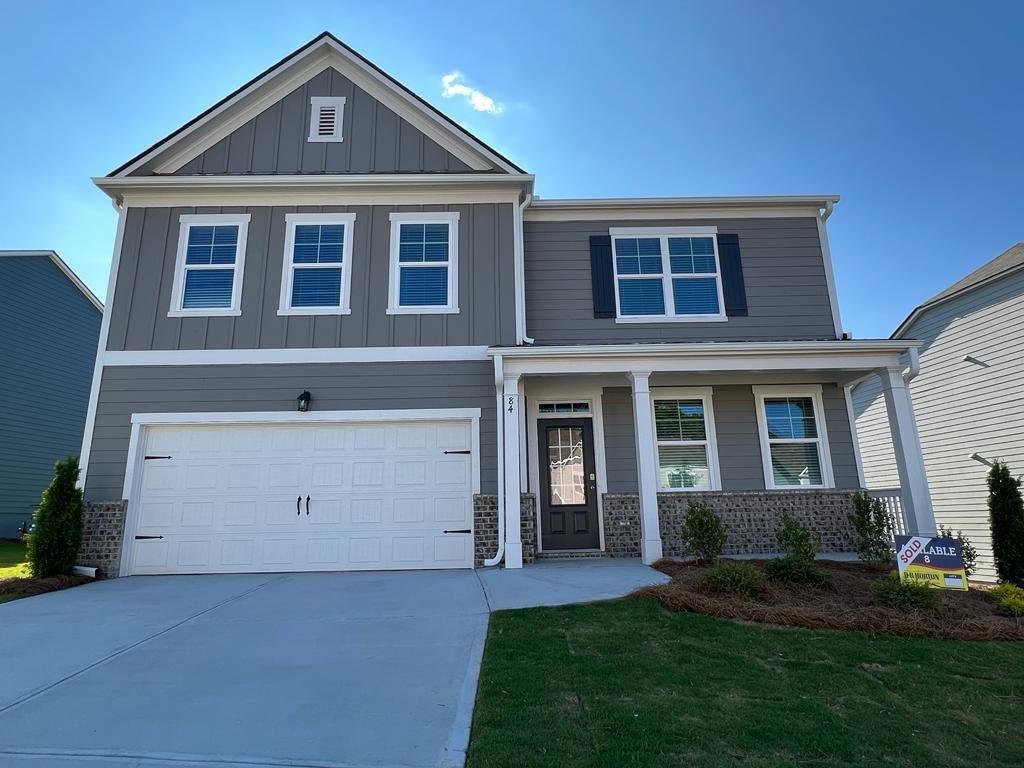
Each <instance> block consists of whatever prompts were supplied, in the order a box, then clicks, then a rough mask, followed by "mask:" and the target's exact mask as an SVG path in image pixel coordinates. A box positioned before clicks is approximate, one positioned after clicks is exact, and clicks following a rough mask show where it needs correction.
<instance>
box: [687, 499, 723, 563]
mask: <svg viewBox="0 0 1024 768" xmlns="http://www.w3.org/2000/svg"><path fill="white" fill-rule="evenodd" d="M683 543H684V544H685V545H686V549H687V551H688V552H689V553H690V554H691V555H693V556H694V557H695V558H697V562H700V563H713V562H714V561H715V560H717V559H718V557H719V556H720V555H721V554H722V550H723V549H724V548H725V529H724V528H723V527H722V521H721V520H719V519H718V515H716V514H715V513H714V512H713V511H712V510H711V507H709V506H708V505H707V504H702V503H700V502H699V501H691V502H690V504H689V507H688V508H687V510H686V519H685V520H684V521H683Z"/></svg>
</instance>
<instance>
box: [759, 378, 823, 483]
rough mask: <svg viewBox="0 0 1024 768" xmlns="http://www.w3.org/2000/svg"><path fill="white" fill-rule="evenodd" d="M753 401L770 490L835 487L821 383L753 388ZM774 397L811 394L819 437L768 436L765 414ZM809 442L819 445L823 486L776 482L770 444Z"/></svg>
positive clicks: (762, 459)
mask: <svg viewBox="0 0 1024 768" xmlns="http://www.w3.org/2000/svg"><path fill="white" fill-rule="evenodd" d="M753 391H754V404H755V406H756V408H757V431H758V435H759V437H760V439H761V464H762V467H763V469H764V486H765V488H767V489H768V490H786V491H800V490H813V489H821V488H834V487H835V476H834V475H833V473H832V450H831V448H830V447H829V444H828V429H827V428H826V424H825V405H824V401H823V400H822V396H821V385H820V384H806V385H803V386H792V387H791V386H788V385H779V386H770V387H753ZM773 397H809V398H811V402H812V403H813V404H814V425H815V427H816V428H817V430H818V437H817V439H816V440H810V439H797V440H781V439H780V440H771V441H769V439H768V419H767V415H766V413H765V408H764V401H765V398H773ZM787 442H788V443H810V442H815V443H817V445H818V460H819V461H820V463H821V480H822V484H821V485H776V484H775V475H774V473H773V472H772V454H771V443H787Z"/></svg>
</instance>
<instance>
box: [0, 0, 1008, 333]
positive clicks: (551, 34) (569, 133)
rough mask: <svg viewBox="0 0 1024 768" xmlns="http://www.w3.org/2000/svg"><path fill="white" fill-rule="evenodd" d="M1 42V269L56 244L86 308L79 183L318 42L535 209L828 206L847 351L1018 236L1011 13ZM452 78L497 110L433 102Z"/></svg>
mask: <svg viewBox="0 0 1024 768" xmlns="http://www.w3.org/2000/svg"><path fill="white" fill-rule="evenodd" d="M4 27H5V33H6V34H4V36H3V45H2V46H0V73H2V74H0V93H2V94H3V101H4V110H3V113H4V119H2V120H0V142H2V145H3V146H4V148H5V151H4V173H3V181H4V183H3V184H2V185H0V248H37V249H42V248H54V249H56V250H58V251H59V252H60V253H61V255H62V256H63V257H64V258H65V259H66V260H67V261H68V262H69V263H70V264H71V265H72V267H73V268H74V269H75V270H76V271H77V272H78V273H79V274H80V275H81V276H82V278H83V279H84V280H85V281H86V282H87V283H88V284H89V285H90V286H91V287H92V288H93V289H94V290H95V291H96V293H97V294H98V295H100V296H101V297H102V296H103V294H104V293H105V290H106V282H107V271H108V269H109V264H110V255H111V248H112V244H113V236H114V227H115V220H116V216H115V213H114V211H113V209H112V208H111V206H110V204H109V202H108V201H107V198H106V197H105V196H104V195H103V194H102V193H101V192H100V191H99V190H97V189H96V188H95V187H93V185H92V183H91V181H90V177H91V176H98V175H103V174H105V173H107V172H109V171H110V170H112V169H113V168H114V167H116V166H117V165H119V164H121V163H122V162H124V161H125V160H127V159H129V158H130V157H132V156H133V155H135V154H136V153H137V152H139V151H141V150H142V149H145V148H146V147H148V146H149V145H150V144H152V143H153V142H154V141H156V140H157V139H160V138H162V137H163V136H165V135H166V134H167V133H169V132H171V131H172V130H173V129H175V128H177V127H178V126H179V125H181V124H182V123H184V122H185V121H187V120H189V119H190V118H192V117H193V116H195V115H196V114H197V113H199V112H200V111H202V110H203V109H205V108H206V107H208V106H210V105H211V104H212V103H214V102H216V101H218V100H219V99H221V98H222V97H223V96H225V95H226V94H227V93H229V92H230V91H232V90H234V89H235V88H237V87H238V86H239V85H241V84H242V83H243V82H245V81H247V80H248V79H250V78H251V77H252V76H253V75H255V74H256V73H258V72H260V71H262V70H263V69H265V68H266V67H267V66H269V65H270V64H272V63H274V62H275V61H277V60H278V59H280V58H281V57H283V56H285V55H286V54H288V53H290V52H291V51H292V50H294V49H295V48H298V47H299V46H300V45H302V44H303V43H305V42H306V41H307V40H309V39H310V38H312V37H314V36H315V35H316V34H318V33H319V32H321V31H323V30H324V29H328V30H330V31H332V32H334V33H335V34H336V35H337V36H338V37H340V38H341V39H343V40H344V41H346V42H347V43H348V44H349V45H351V46H352V47H354V48H355V49H356V50H358V51H360V52H361V53H363V54H364V55H365V56H367V57H368V58H370V59H371V60H373V61H374V62H376V63H377V64H378V65H380V66H381V67H383V68H384V69H385V70H387V71H388V72H390V73H391V74H392V75H394V76H395V77H396V78H398V79H399V80H401V81H402V82H404V83H405V84H406V85H407V86H408V87H410V88H411V89H413V90H414V91H416V92H417V93H419V94H420V95H421V96H423V97H424V98H426V99H427V100H428V101H430V102H432V103H434V104H435V105H437V106H439V107H440V108H441V109H442V110H444V111H445V112H446V113H448V114H449V115H451V116H452V117H453V118H455V119H456V120H458V121H459V122H461V123H462V124H463V125H465V126H466V127H467V128H468V129H469V130H471V131H473V132H474V133H476V134H477V135H479V136H480V137H481V138H483V139H484V140H485V141H487V142H488V143H490V144H491V145H492V146H495V147H496V148H498V149H499V150H500V151H502V152H503V153H505V154H506V155H508V156H509V157H510V158H512V159H513V160H514V161H515V162H517V163H518V164H519V165H521V166H523V167H524V168H526V169H527V170H529V171H531V172H533V173H535V174H537V177H538V182H537V191H538V193H539V194H540V195H542V196H544V197H606V196H607V197H617V196H644V195H761V194H819V193H838V194H840V195H842V197H843V200H842V202H841V203H840V204H839V206H838V207H837V209H836V212H835V215H833V217H832V218H831V219H830V221H829V232H830V239H831V245H832V253H833V257H834V259H835V264H836V272H837V279H838V284H839V296H840V303H841V307H842V311H843V319H844V323H845V325H846V327H847V328H848V329H849V330H851V331H853V332H854V334H855V335H856V336H857V337H859V338H868V337H884V336H887V335H888V334H889V333H890V332H891V331H892V330H893V329H894V328H895V326H896V325H897V324H898V323H899V321H900V320H902V319H903V317H904V316H905V315H906V314H907V313H908V312H909V311H910V310H911V309H912V308H913V307H914V306H915V305H916V304H918V303H919V302H920V301H922V300H924V299H926V298H927V297H928V296H930V295H932V294H934V293H936V292H938V291H939V290H941V289H943V288H944V287H946V286H947V285H948V284H950V283H952V282H953V281H955V280H957V279H959V278H960V277H962V276H963V275H964V274H966V273H967V272H968V271H970V270H972V269H974V268H975V267H977V266H979V265H980V264H982V263H983V262H985V261H987V260H988V259H990V258H992V257H994V256H996V255H997V254H999V253H1001V252H1002V251H1003V250H1004V249H1006V248H1008V247H1009V246H1010V245H1012V244H1013V243H1016V242H1018V241H1021V240H1024V216H1022V211H1024V184H1022V181H1021V180H1022V178H1024V153H1022V141H1021V125H1024V99H1022V98H1021V93H1022V92H1024V91H1022V89H1024V84H1022V82H1021V71H1022V70H1021V64H1020V54H1019V46H1020V39H1021V34H1020V31H1021V29H1022V28H1024V4H1020V3H996V2H989V3H983V4H982V3H955V4H954V3H951V2H946V3H940V2H921V3H890V2H884V3H871V2H860V3H838V2H824V3H823V2H820V1H818V2H781V3H776V2H771V3H765V2H759V1H758V2H754V1H752V2H724V1H721V0H719V1H716V2H714V3H712V2H669V3H646V2H635V3H628V4H623V3H621V2H609V3H604V2H551V0H548V1H547V2H536V3H535V2H519V3H480V2H467V3H463V2H454V1H452V0H449V1H448V2H445V3H444V4H443V5H438V4H435V3H426V2H407V3H401V2H374V3H366V2H353V3H349V2H324V0H319V1H318V2H312V3H305V2H297V1H295V0H289V2H287V3H282V2H280V0H278V1H277V2H257V1H256V0H248V1H247V2H244V3H233V2H189V1H187V0H185V1H182V0H179V1H178V2H174V3H162V2H155V1H153V0H150V1H148V2H131V3H121V2H111V1H107V2H103V3H79V2H40V1H39V0H35V1H34V2H32V3H18V4H9V5H8V6H6V8H5V24H4ZM454 71H458V72H460V73H462V74H463V78H462V79H461V80H458V81H455V84H465V85H467V86H468V87H472V88H476V89H478V90H479V91H480V92H481V93H482V94H484V95H485V96H486V97H487V98H490V99H493V100H494V101H495V102H497V103H498V104H500V105H501V108H500V111H494V112H487V111H478V110H476V109H474V108H473V106H472V105H471V104H470V101H469V99H468V98H463V97H460V96H456V97H453V98H444V97H443V96H442V88H443V86H442V77H444V75H446V74H449V73H451V72H454ZM479 102H480V98H479V97H478V106H480V103H479Z"/></svg>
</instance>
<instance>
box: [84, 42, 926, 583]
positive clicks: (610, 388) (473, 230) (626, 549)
mask: <svg viewBox="0 0 1024 768" xmlns="http://www.w3.org/2000/svg"><path fill="white" fill-rule="evenodd" d="M96 184H97V185H98V186H99V187H100V188H101V189H102V190H104V191H105V192H106V193H107V194H108V195H109V196H110V197H111V198H112V199H113V201H114V202H115V204H116V205H117V206H118V208H119V210H120V220H119V226H118V234H117V241H116V245H115V249H114V259H113V265H112V269H111V277H110V288H109V293H108V296H109V299H108V310H107V313H106V314H105V316H104V325H103V330H102V333H101V336H102V339H101V342H100V354H99V357H98V359H97V364H96V373H95V377H94V385H93V390H92V396H91V403H90V410H89V418H88V424H87V429H86V436H85V441H84V444H83V455H84V456H85V463H86V465H87V470H88V471H87V475H86V479H85V494H86V497H87V499H88V500H89V501H90V505H89V511H88V516H87V541H86V547H85V551H84V552H83V561H84V562H86V563H88V564H92V565H97V566H99V567H100V568H101V569H102V570H103V571H104V572H106V573H107V574H117V573H121V574H140V573H200V572H223V571H293V570H345V569H380V568H464V567H473V566H474V564H476V565H481V564H495V563H498V562H502V561H504V563H505V564H506V565H507V566H508V567H513V568H517V567H520V566H521V565H522V564H523V563H524V562H529V561H531V560H532V559H533V558H534V556H535V555H536V554H537V552H538V551H540V552H542V553H543V554H545V555H547V556H552V555H559V556H564V555H566V554H571V555H580V554H601V553H604V554H609V555H618V556H637V555H642V557H643V558H644V560H645V561H646V562H653V561H654V560H656V559H658V558H659V557H660V556H661V555H662V553H666V554H680V553H681V551H682V550H681V543H680V541H679V520H680V515H681V514H682V513H683V512H685V509H686V502H687V501H689V500H691V499H703V500H706V501H707V502H708V503H709V504H711V505H713V506H714V507H715V508H716V509H717V510H719V512H720V514H721V515H722V516H723V518H724V519H725V521H726V524H727V525H728V526H729V528H730V540H729V551H730V552H754V551H756V552H766V551H772V550H774V549H775V546H776V544H775V539H774V531H775V529H776V527H777V526H778V523H779V520H780V518H781V516H782V515H783V514H785V513H788V514H790V515H792V516H794V517H796V518H798V519H799V520H801V521H803V522H805V523H807V524H808V525H811V526H812V527H813V528H815V530H817V531H819V532H820V533H821V535H822V537H823V539H824V542H825V546H826V548H828V549H829V550H832V551H835V550H841V549H844V548H847V547H848V546H849V533H850V532H849V524H848V521H847V514H848V511H849V508H850V494H851V491H852V489H855V488H857V487H858V486H859V484H860V481H859V477H858V466H857V462H856V451H855V445H854V440H853V433H852V429H851V417H850V410H849V404H848V400H847V398H846V393H845V391H844V389H843V387H844V385H846V384H848V383H849V382H851V381H853V380H855V379H856V378H858V377H861V376H864V375H865V374H867V373H869V372H871V371H875V370H883V371H885V372H886V381H887V383H888V386H889V388H890V390H891V393H892V404H893V407H892V409H891V415H892V418H893V420H894V423H895V424H897V425H898V430H897V433H898V435H899V437H898V439H897V453H898V455H899V456H900V457H901V467H902V471H903V473H904V475H905V478H906V482H905V483H904V488H905V492H904V497H905V498H904V500H905V503H906V508H907V512H908V516H909V518H910V521H911V526H912V527H915V528H918V529H921V530H929V529H930V528H931V527H932V525H933V523H932V518H931V508H930V506H929V501H928V493H927V487H926V484H925V481H924V473H923V469H922V465H921V456H920V451H919V448H918V445H917V442H916V439H915V433H914V422H913V413H912V411H911V407H910V400H909V397H908V394H907V390H906V387H905V385H904V380H903V376H902V372H901V364H900V355H901V354H903V353H904V352H906V351H907V350H908V349H910V348H912V347H913V346H914V344H915V342H912V341H911V342H907V341H890V340H874V341H850V340H844V339H843V336H844V334H843V330H842V326H841V322H840V317H839V309H838V306H837V303H836V292H835V285H834V279H833V273H832V265H831V259H830V256H829V251H828V240H827V238H826V236H825V221H826V219H827V218H828V216H829V215H830V214H831V212H832V209H833V206H834V204H835V203H836V202H837V200H838V198H837V197H834V196H807V197H729V198H672V199H664V198H662V199H639V200H636V199H629V200H614V199H605V200H542V199H539V198H536V197H534V195H533V190H534V177H533V176H532V175H530V174H528V173H526V172H524V171H523V170H522V169H521V168H519V167H518V166H517V165H515V164H514V163H513V162H512V161H510V160H508V159H507V158H505V157H503V156H502V155H500V154H499V153H498V152H496V151H495V150H494V149H492V148H490V147H488V146H487V145H486V144H484V143H483V142H481V141H480V140H479V139H477V138H475V137H474V136H472V135H471V134H469V133H468V132H466V131H465V130H464V129H462V128H460V127H459V126H458V125H456V124H455V123H454V122H452V121H451V120H449V119H448V118H446V117H445V116H443V115H442V114H441V113H439V112H438V111H437V110H436V109H434V108H433V107H431V106H430V105H429V104H427V103H426V102H424V101H423V100H422V99H420V98H419V97H417V96H415V95H414V94H412V93H411V92H409V91H408V90H407V89H406V88H404V87H403V86H402V85H401V84H399V83H397V82H396V81H395V80H393V79H392V78H391V77H389V76H388V75H386V74H385V73H384V72H382V71H381V70H380V69H378V68H377V67H376V66H374V65H373V64H371V63H370V62H368V61H366V60H365V59H364V58H362V57H361V56H359V55H358V54H356V53H355V52H353V51H352V50H351V49H349V48H348V47H346V46H345V45H343V44H342V43H340V42H339V41H338V40H337V39H335V38H334V37H332V36H331V35H329V34H324V35H321V36H320V37H318V38H316V39H315V40H313V41H312V42H310V43H309V44H307V45H305V46H303V47H302V48H301V49H300V50H298V51H297V52H295V53H294V54H292V55H291V56H288V57H287V58H286V59H284V60H283V61H281V62H280V63H278V64H276V65H274V66H273V67H271V68H270V69H269V70H267V71H266V72H264V73H263V74H261V75H259V76H258V77H257V78H256V79H254V80H253V81H251V82H250V83H248V84H247V85H245V86H243V87H242V88H241V89H239V90H238V91H236V92H235V93H233V94H231V95H230V96H228V97H227V98H226V99H224V100H223V101H222V102H220V103H218V104H217V105H215V106H214V107H212V108H211V109H209V110H207V111H206V112H204V113H203V114H202V115H200V116H199V117H197V118H196V119H194V120H193V121H191V122H189V123H188V124H186V125H185V126H183V127H182V128H180V129H178V130H177V131H175V132H174V133H172V134H171V135H170V136H168V137H167V138H166V139H163V140H162V141H160V142H158V143H157V144H155V145H154V146H152V147H151V148H149V149H147V150H146V151H144V152H142V153H141V154H140V155H138V156H137V157H135V158H133V159H132V160H130V161H128V162H127V163H125V164H124V165H123V166H121V167H120V168H118V169H117V170H115V171H114V172H112V173H111V174H110V175H109V176H106V177H103V178H99V179H96ZM520 516H521V519H520ZM506 523H511V524H506ZM122 535H123V546H121V539H122Z"/></svg>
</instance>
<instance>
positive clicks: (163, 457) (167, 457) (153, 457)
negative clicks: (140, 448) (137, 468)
mask: <svg viewBox="0 0 1024 768" xmlns="http://www.w3.org/2000/svg"><path fill="white" fill-rule="evenodd" d="M144 458H145V461H149V460H150V459H173V458H174V457H173V456H146V457H144Z"/></svg>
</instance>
